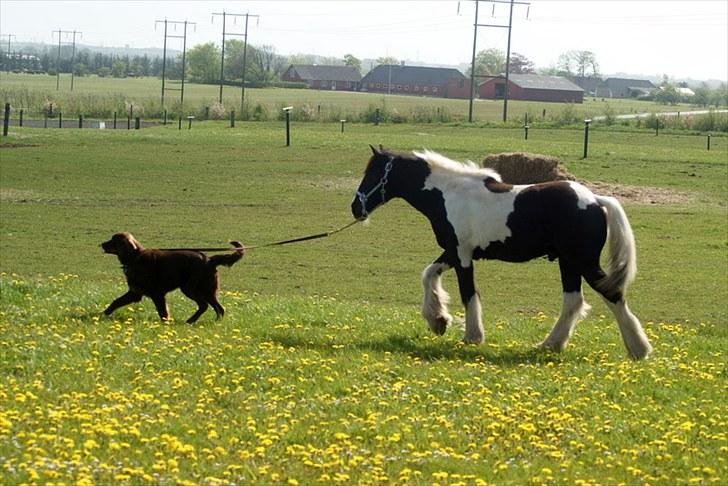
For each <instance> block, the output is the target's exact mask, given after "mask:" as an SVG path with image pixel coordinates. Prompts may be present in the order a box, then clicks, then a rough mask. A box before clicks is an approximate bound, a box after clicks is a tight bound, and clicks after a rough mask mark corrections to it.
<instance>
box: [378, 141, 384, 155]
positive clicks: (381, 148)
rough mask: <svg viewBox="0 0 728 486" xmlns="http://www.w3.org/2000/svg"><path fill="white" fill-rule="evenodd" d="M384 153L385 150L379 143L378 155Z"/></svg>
mask: <svg viewBox="0 0 728 486" xmlns="http://www.w3.org/2000/svg"><path fill="white" fill-rule="evenodd" d="M384 152H386V149H385V148H384V145H382V144H381V143H380V144H379V153H380V154H383V153H384Z"/></svg>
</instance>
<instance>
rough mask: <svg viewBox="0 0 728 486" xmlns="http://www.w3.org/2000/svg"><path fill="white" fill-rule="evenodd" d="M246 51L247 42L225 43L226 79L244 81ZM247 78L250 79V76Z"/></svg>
mask: <svg viewBox="0 0 728 486" xmlns="http://www.w3.org/2000/svg"><path fill="white" fill-rule="evenodd" d="M244 50H245V42H243V41H241V40H238V39H231V40H229V41H225V79H229V80H232V79H242V77H243V51H244ZM247 54H250V52H248V53H247ZM246 78H248V79H250V78H249V77H248V76H246Z"/></svg>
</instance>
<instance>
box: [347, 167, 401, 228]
mask: <svg viewBox="0 0 728 486" xmlns="http://www.w3.org/2000/svg"><path fill="white" fill-rule="evenodd" d="M393 160H394V157H391V156H390V157H389V160H388V161H387V163H386V164H385V166H384V174H382V178H381V179H380V180H379V182H378V183H377V184H375V185H374V187H372V188H371V189H370V190H369V192H367V193H366V194H364V193H363V192H361V191H356V197H357V198H358V199H359V203H360V204H361V211H362V216H364V217H365V218H366V217H367V216H368V215H369V212H368V211H367V200H368V199H369V198H370V197H371V196H372V194H374V193H375V192H377V191H379V193H380V194H381V196H382V202H381V203H380V204H384V203H385V202H387V189H386V187H385V186H386V185H387V181H388V178H389V172H390V171H391V170H392V165H393V163H392V161H393Z"/></svg>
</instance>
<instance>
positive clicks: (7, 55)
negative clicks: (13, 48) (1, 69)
mask: <svg viewBox="0 0 728 486" xmlns="http://www.w3.org/2000/svg"><path fill="white" fill-rule="evenodd" d="M0 37H7V38H8V50H7V52H6V53H5V68H6V69H5V70H6V71H7V72H8V74H10V38H11V37H15V40H16V41H17V40H18V37H17V36H16V35H15V34H2V35H0Z"/></svg>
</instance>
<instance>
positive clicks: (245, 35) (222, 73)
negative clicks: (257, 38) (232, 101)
mask: <svg viewBox="0 0 728 486" xmlns="http://www.w3.org/2000/svg"><path fill="white" fill-rule="evenodd" d="M216 15H221V16H222V56H221V59H220V96H219V101H220V103H222V87H223V83H224V80H225V40H226V37H228V36H237V37H243V38H244V39H245V43H244V44H243V74H242V81H241V84H242V94H241V100H240V112H241V113H243V104H244V102H245V62H246V57H247V51H248V19H249V18H250V17H255V18H260V15H251V14H249V13H244V14H238V13H227V12H225V11H224V10H223V11H222V13H213V14H212V20H213V22H214V21H215V16H216ZM227 17H232V18H233V20H234V21H235V22H236V23H237V20H238V17H245V32H227V31H226V19H227Z"/></svg>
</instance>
